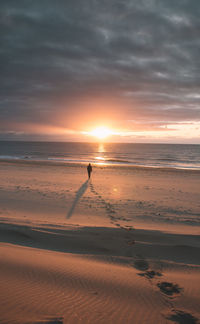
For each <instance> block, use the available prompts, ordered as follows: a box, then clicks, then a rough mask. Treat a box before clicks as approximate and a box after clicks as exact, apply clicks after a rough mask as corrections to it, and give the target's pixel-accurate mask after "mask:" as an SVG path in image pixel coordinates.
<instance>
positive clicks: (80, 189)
mask: <svg viewBox="0 0 200 324" xmlns="http://www.w3.org/2000/svg"><path fill="white" fill-rule="evenodd" d="M88 183H89V180H86V181H85V182H84V183H83V184H82V186H81V187H80V188H79V190H78V191H77V193H76V197H75V199H74V201H73V203H72V206H71V208H70V210H69V211H68V213H67V218H70V217H71V216H72V214H73V212H74V209H75V207H76V205H77V204H78V202H79V200H80V198H81V197H82V196H83V194H84V192H85V191H86V190H87V188H88Z"/></svg>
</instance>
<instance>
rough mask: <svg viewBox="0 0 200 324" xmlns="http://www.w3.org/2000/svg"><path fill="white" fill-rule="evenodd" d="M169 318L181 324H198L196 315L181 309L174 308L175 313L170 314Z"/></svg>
mask: <svg viewBox="0 0 200 324" xmlns="http://www.w3.org/2000/svg"><path fill="white" fill-rule="evenodd" d="M167 319H168V320H170V321H172V322H176V323H179V324H196V323H197V322H198V319H197V318H196V317H194V316H193V315H191V314H190V313H186V312H183V311H181V310H173V313H172V314H170V315H168V317H167Z"/></svg>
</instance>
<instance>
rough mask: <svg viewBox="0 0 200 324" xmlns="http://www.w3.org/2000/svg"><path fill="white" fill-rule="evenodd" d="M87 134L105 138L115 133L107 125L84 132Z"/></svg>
mask: <svg viewBox="0 0 200 324" xmlns="http://www.w3.org/2000/svg"><path fill="white" fill-rule="evenodd" d="M83 133H84V134H86V135H89V136H94V137H97V138H98V139H105V138H107V137H109V136H110V135H114V132H113V131H112V130H111V129H109V128H108V127H105V126H99V127H97V128H95V129H93V130H91V131H90V132H83Z"/></svg>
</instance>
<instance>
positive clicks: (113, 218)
mask: <svg viewBox="0 0 200 324" xmlns="http://www.w3.org/2000/svg"><path fill="white" fill-rule="evenodd" d="M90 190H91V192H92V193H93V194H94V195H95V196H96V197H97V198H98V200H99V201H100V203H101V205H102V206H103V207H104V208H105V210H106V213H107V215H108V217H109V219H110V222H111V224H113V225H115V226H117V227H120V228H124V229H127V230H128V229H132V228H133V227H132V226H128V225H126V226H124V227H123V226H122V225H121V224H120V223H119V221H120V220H121V221H126V222H128V221H129V219H126V218H125V217H119V216H117V215H116V211H115V209H114V206H113V205H112V204H111V203H110V202H107V201H106V200H105V199H104V198H103V197H102V196H101V195H100V194H99V193H98V192H97V191H96V190H95V189H94V186H93V184H92V183H91V182H90Z"/></svg>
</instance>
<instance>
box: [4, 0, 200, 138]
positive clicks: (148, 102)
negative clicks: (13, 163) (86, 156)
mask: <svg viewBox="0 0 200 324" xmlns="http://www.w3.org/2000/svg"><path fill="white" fill-rule="evenodd" d="M199 17H200V3H199V0H177V1H174V0H161V1H159V0H158V1H156V0H138V1H137V0H126V1H122V0H84V1H83V0H76V1H71V0H69V1H62V0H58V1H54V0H42V1H38V0H34V1H31V0H25V1H22V0H18V1H15V0H14V1H11V0H5V1H4V0H1V2H0V72H1V73H0V134H5V132H6V131H8V133H9V132H10V133H9V134H13V133H12V132H16V133H15V134H16V136H17V132H25V131H26V130H25V126H24V125H26V124H27V125H28V124H35V125H37V124H38V125H39V124H42V125H55V126H56V125H57V126H60V125H62V126H63V127H64V125H65V126H66V127H67V128H69V129H71V128H73V127H72V126H71V125H72V121H71V119H73V118H75V117H73V116H74V115H75V116H80V117H79V118H82V116H83V115H84V109H85V108H83V107H84V105H83V106H82V105H81V102H84V100H87V98H97V100H98V98H102V97H109V98H114V99H115V100H118V101H119V102H121V103H124V110H123V113H122V116H123V120H124V123H125V122H126V121H127V125H129V127H131V126H130V125H131V121H132V122H133V123H135V124H144V125H147V124H148V123H150V124H152V125H154V127H157V126H159V127H160V126H162V127H163V126H167V125H168V124H169V123H180V122H183V123H184V122H200V108H199V103H200V60H199V53H200V20H199ZM74 100H75V101H76V100H79V102H80V103H79V105H77V106H76V108H74V106H73V101H74ZM117 109H118V108H116V114H117V115H119V114H120V111H117ZM59 114H60V115H61V116H63V115H65V117H66V118H65V119H64V120H62V119H61V120H60V121H59V118H55V116H57V115H59ZM77 118H78V117H77ZM62 123H63V124H62ZM9 134H8V137H9ZM2 136H3V135H2Z"/></svg>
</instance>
